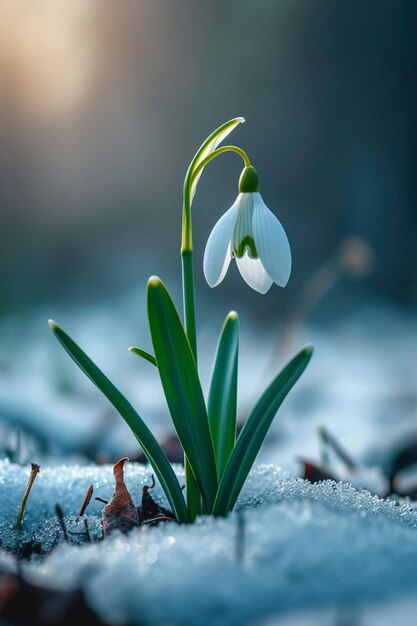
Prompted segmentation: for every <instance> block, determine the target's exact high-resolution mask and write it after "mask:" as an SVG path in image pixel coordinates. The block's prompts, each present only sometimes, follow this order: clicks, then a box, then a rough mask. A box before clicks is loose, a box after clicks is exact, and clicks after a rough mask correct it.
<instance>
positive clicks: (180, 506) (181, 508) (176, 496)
mask: <svg viewBox="0 0 417 626" xmlns="http://www.w3.org/2000/svg"><path fill="white" fill-rule="evenodd" d="M49 326H50V327H51V330H52V331H53V333H54V335H55V337H56V338H57V339H58V341H59V342H60V343H61V344H62V346H63V347H64V348H65V350H66V351H67V352H68V354H69V355H70V357H71V358H72V359H73V360H74V361H75V362H76V364H77V365H78V367H79V368H80V369H81V370H82V371H83V372H84V374H85V375H86V376H87V377H88V378H89V379H90V380H91V382H92V383H94V385H96V387H98V388H99V389H100V391H101V392H102V393H103V394H104V395H105V396H106V398H107V399H108V400H109V401H110V402H111V404H112V405H113V406H114V408H115V409H116V410H117V411H118V412H119V413H120V415H121V416H122V417H123V419H124V420H125V422H126V423H127V424H128V426H129V427H130V429H131V430H132V432H133V434H134V436H135V437H136V439H137V440H138V442H139V444H140V446H141V448H142V449H143V452H144V453H145V456H146V458H147V459H148V461H149V463H150V464H151V465H152V467H153V470H154V472H155V474H156V475H157V476H158V479H159V481H160V483H161V486H162V488H163V490H164V492H165V495H166V497H167V498H168V500H169V503H170V505H171V507H172V510H173V512H174V513H175V515H176V517H177V519H178V521H179V522H180V523H187V522H188V521H189V518H188V511H187V507H186V505H185V501H184V496H183V494H182V491H181V487H180V485H179V483H178V480H177V477H176V476H175V473H174V470H173V469H172V467H171V464H170V462H169V461H168V459H167V457H166V455H165V453H164V451H163V450H162V448H161V447H160V445H159V444H158V442H157V440H156V439H155V437H154V436H153V434H152V433H151V431H150V430H149V428H148V427H147V426H146V424H145V423H144V422H143V420H142V419H141V417H140V416H139V415H138V413H137V412H136V411H135V409H134V408H133V406H132V405H131V404H130V402H128V400H127V399H126V398H125V397H124V396H123V395H122V394H121V393H120V391H119V390H118V389H117V388H116V387H115V386H114V385H113V383H112V382H110V380H109V379H108V378H107V376H105V375H104V374H103V372H102V371H101V370H100V369H99V368H98V367H97V365H95V363H93V361H92V360H91V359H90V358H89V357H88V356H87V355H86V354H85V352H83V351H82V350H81V348H80V347H79V346H78V345H77V344H76V343H75V341H73V340H72V339H71V337H69V336H68V335H67V334H66V333H65V332H64V331H63V330H62V329H61V328H60V327H59V326H58V325H57V324H56V323H55V322H54V321H53V320H49Z"/></svg>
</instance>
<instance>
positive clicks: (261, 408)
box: [213, 346, 313, 516]
mask: <svg viewBox="0 0 417 626" xmlns="http://www.w3.org/2000/svg"><path fill="white" fill-rule="evenodd" d="M312 353H313V346H306V347H305V348H303V349H302V350H301V351H300V352H299V353H298V354H297V355H296V356H295V357H294V358H293V359H292V360H291V361H290V362H289V363H288V365H286V367H284V369H283V370H282V371H281V372H280V374H278V376H277V377H276V378H275V379H274V380H273V381H272V383H271V384H270V385H269V387H267V389H266V390H265V391H264V393H263V395H262V396H261V398H260V399H259V401H258V402H257V404H256V405H255V407H254V409H253V410H252V412H251V414H250V415H249V417H248V419H247V421H246V423H245V425H244V427H243V429H242V432H241V433H240V435H239V438H238V440H237V442H236V445H235V447H234V449H233V452H232V454H231V455H230V458H229V462H228V464H227V466H226V469H225V471H224V474H223V478H222V480H221V482H220V486H219V491H218V494H217V497H216V502H215V505H214V508H213V515H217V516H220V515H226V513H227V512H228V511H231V510H232V509H233V507H234V505H235V503H236V500H237V498H238V496H239V493H240V491H241V489H242V487H243V484H244V482H245V480H246V478H247V476H248V474H249V472H250V469H251V467H252V465H253V463H254V461H255V459H256V456H257V454H258V452H259V449H260V447H261V445H262V443H263V441H264V439H265V436H266V434H267V432H268V429H269V427H270V425H271V422H272V420H273V419H274V416H275V414H276V412H277V411H278V409H279V407H280V405H281V403H282V402H283V400H284V399H285V397H286V395H287V394H288V392H289V391H290V389H291V388H292V387H293V385H294V384H295V383H296V382H297V380H298V379H299V377H300V376H301V374H302V373H303V371H304V370H305V368H306V367H307V364H308V362H309V360H310V358H311V355H312Z"/></svg>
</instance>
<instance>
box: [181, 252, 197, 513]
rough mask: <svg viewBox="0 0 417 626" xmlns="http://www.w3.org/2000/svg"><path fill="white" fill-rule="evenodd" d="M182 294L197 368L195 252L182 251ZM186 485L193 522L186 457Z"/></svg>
mask: <svg viewBox="0 0 417 626" xmlns="http://www.w3.org/2000/svg"><path fill="white" fill-rule="evenodd" d="M181 261H182V293H183V306H184V327H185V334H186V335H187V338H188V341H189V344H190V347H191V351H192V353H193V355H194V360H195V364H196V367H197V333H196V327H195V299H194V267H193V251H192V249H191V250H182V251H181ZM184 469H185V485H186V493H187V507H188V514H189V516H190V519H191V521H194V519H195V518H196V517H197V515H200V514H201V496H200V490H199V488H198V485H197V481H196V480H195V478H194V474H193V473H192V471H191V467H190V465H189V463H188V461H187V457H186V456H185V455H184Z"/></svg>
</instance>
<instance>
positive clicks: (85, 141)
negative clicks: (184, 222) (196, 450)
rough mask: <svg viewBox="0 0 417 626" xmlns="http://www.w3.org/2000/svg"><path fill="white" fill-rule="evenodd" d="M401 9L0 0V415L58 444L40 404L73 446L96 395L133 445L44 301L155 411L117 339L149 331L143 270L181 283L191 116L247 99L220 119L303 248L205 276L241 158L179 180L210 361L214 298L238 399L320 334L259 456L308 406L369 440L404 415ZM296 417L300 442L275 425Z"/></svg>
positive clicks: (405, 61) (406, 4)
mask: <svg viewBox="0 0 417 626" xmlns="http://www.w3.org/2000/svg"><path fill="white" fill-rule="evenodd" d="M416 13H417V4H416V3H415V2H413V1H412V0H409V1H407V0H397V1H395V2H394V1H393V0H379V1H376V0H375V1H370V0H358V1H355V0H351V1H350V2H343V1H338V2H335V1H334V0H316V1H315V2H311V1H310V0H279V1H273V0H262V1H260V2H257V3H254V2H249V1H247V0H230V1H229V2H224V1H223V2H221V1H217V0H211V2H210V3H208V2H187V1H186V0H176V1H175V2H167V1H165V2H164V1H163V0H153V1H151V0H132V1H130V0H129V1H126V2H122V3H121V2H112V1H110V0H100V1H98V0H71V1H70V2H69V1H68V0H31V1H30V2H18V3H16V2H12V1H11V0H3V2H2V3H1V5H0V138H1V146H2V149H1V154H0V305H1V306H0V368H1V369H0V377H1V378H0V416H2V419H3V423H4V424H5V426H4V429H5V433H4V437H5V438H6V439H7V437H10V438H11V439H13V437H17V434H16V433H15V431H14V429H15V427H16V424H29V423H30V424H31V427H32V428H34V429H35V430H40V431H42V432H43V435H45V436H46V438H50V439H53V438H54V437H56V438H57V444H58V439H59V435H58V434H57V435H52V433H53V432H55V431H54V428H57V432H58V431H59V432H60V433H61V434H62V432H64V435H63V437H62V441H60V442H59V446H61V448H60V449H64V448H68V449H71V450H72V451H74V450H76V449H77V446H78V445H79V441H80V440H81V439H82V440H83V441H84V439H85V437H87V438H88V436H90V437H93V439H94V437H95V435H94V433H95V432H96V431H94V428H93V427H91V428H92V429H90V430H89V426H88V424H89V421H88V418H91V424H94V423H95V421H94V420H95V419H96V418H97V420H98V422H97V423H99V424H100V429H101V431H100V432H102V431H103V432H106V433H110V432H111V436H110V435H109V437H108V438H109V440H111V442H112V445H113V448H111V446H110V443H107V444H106V445H107V448H109V447H110V448H111V450H112V453H114V454H116V452H115V450H116V449H117V451H119V448H120V449H121V448H123V447H124V446H126V443H125V441H126V440H125V439H124V438H123V435H120V438H121V441H122V442H123V443H121V444H120V446H119V448H118V447H117V445H116V443H115V442H116V441H117V437H119V435H116V434H115V429H113V430H112V429H111V428H110V426H109V427H108V428H107V427H106V429H104V428H103V426H102V425H103V423H106V424H107V422H106V421H105V420H106V419H107V418H106V412H105V410H104V408H103V412H101V406H103V407H105V406H106V405H105V403H104V401H103V402H102V401H101V399H100V398H99V397H98V394H97V393H96V391H94V390H91V389H90V387H89V383H88V382H85V381H83V380H82V376H81V374H79V373H78V372H77V371H75V367H74V366H73V365H72V364H71V363H70V362H69V360H68V359H67V357H66V356H65V355H64V353H63V352H60V348H59V347H58V345H55V343H54V340H53V338H52V337H51V336H50V334H49V330H48V329H47V327H46V319H47V318H48V317H55V318H56V319H57V321H58V322H60V323H61V324H62V325H63V326H64V327H65V328H67V329H68V331H69V332H71V334H73V335H74V337H76V338H77V339H79V340H80V342H81V343H82V342H83V343H82V345H84V346H85V347H86V348H89V350H90V352H91V353H92V355H93V356H95V357H96V358H97V360H98V361H99V362H100V364H101V365H103V367H104V366H107V370H106V371H107V372H108V373H110V374H114V376H115V377H116V382H119V383H121V384H122V385H124V386H125V387H124V389H125V390H126V391H129V392H130V393H131V394H133V397H134V399H136V400H138V402H139V404H140V405H141V407H142V408H143V412H146V411H148V415H150V418H149V419H150V421H152V420H155V423H156V424H160V428H161V430H163V431H164V430H169V428H170V427H169V424H168V422H167V418H166V412H165V409H161V407H162V406H163V401H162V398H161V390H160V388H159V383H158V381H157V380H156V379H155V377H154V372H150V371H149V366H147V365H146V364H142V363H139V362H137V361H135V360H134V357H132V356H131V355H129V354H128V353H127V352H126V350H125V348H126V347H127V346H128V345H131V344H140V345H142V347H144V348H149V338H148V333H147V328H146V321H145V308H144V290H145V284H146V280H147V278H148V276H149V275H150V274H158V275H160V276H161V277H162V278H163V279H164V280H165V281H166V282H167V284H168V286H169V287H170V289H171V290H172V291H173V293H174V294H175V296H176V298H178V300H177V301H178V302H180V298H179V289H180V284H179V276H180V257H179V246H180V216H181V194H182V182H183V177H184V174H185V171H186V168H187V166H188V163H189V162H190V160H191V158H192V156H193V155H194V153H195V151H196V149H197V148H198V146H199V145H200V143H201V142H202V140H203V139H204V138H205V137H206V136H207V135H208V134H209V133H210V132H211V131H212V130H213V129H214V128H216V127H217V126H218V125H220V124H221V123H223V122H224V121H225V120H227V119H229V118H231V117H235V116H238V115H242V116H244V117H245V118H246V124H244V125H242V126H239V127H238V128H237V130H236V131H235V132H234V133H233V135H232V139H231V141H232V142H233V143H236V144H238V145H240V146H241V147H242V148H244V149H245V150H246V151H247V152H248V153H249V155H250V157H251V159H252V162H253V163H254V165H255V166H256V167H257V169H258V171H259V173H260V177H261V192H262V194H263V197H264V200H265V201H266V203H267V205H268V206H269V207H270V208H271V210H273V211H274V212H275V213H276V214H277V215H278V217H279V218H280V220H281V221H282V223H283V225H284V227H285V229H286V231H287V233H288V237H289V240H290V243H291V247H292V252H293V263H294V269H293V274H292V277H291V280H290V283H289V286H288V287H287V288H286V289H285V290H282V289H279V288H278V287H275V286H274V287H273V288H272V289H271V291H270V292H269V293H268V294H267V295H266V296H260V295H259V294H257V293H255V292H253V291H251V290H250V289H249V288H248V287H247V286H246V285H245V284H244V283H243V282H242V280H241V278H240V276H239V274H238V272H237V270H236V268H235V267H234V266H233V264H232V266H231V269H230V271H229V272H228V275H227V277H226V279H225V280H224V282H223V283H222V285H220V286H219V287H218V288H216V289H215V290H210V288H209V287H208V286H207V285H206V283H205V281H204V277H203V273H202V256H203V251H204V246H205V242H206V240H207V237H208V235H209V233H210V231H211V228H212V227H213V225H214V223H215V222H216V221H217V219H218V218H219V217H220V215H221V214H222V213H223V212H224V211H225V210H226V209H227V208H228V207H229V206H230V205H231V204H232V202H233V201H234V199H235V196H236V192H237V181H238V176H239V173H240V169H241V163H240V160H239V159H237V158H236V157H235V156H234V155H226V156H224V157H222V158H221V159H220V160H217V161H216V162H215V163H214V164H212V165H210V167H208V168H207V170H206V172H205V174H204V176H203V178H202V180H201V183H200V185H199V189H198V194H197V196H196V200H195V204H194V228H195V249H196V253H195V271H196V282H197V314H198V318H199V322H200V329H201V332H200V335H201V344H202V346H204V349H203V350H201V351H200V361H201V368H202V372H203V376H204V375H205V376H206V378H208V376H209V372H210V367H211V360H212V355H213V351H214V345H213V342H214V343H215V341H216V334H217V333H218V330H219V328H220V326H221V322H222V319H223V317H224V315H225V313H226V312H227V310H229V309H231V308H237V309H238V310H239V312H240V314H241V319H242V344H243V342H246V344H244V345H246V348H245V347H242V359H241V361H242V380H243V382H242V384H241V389H242V394H243V400H242V403H243V404H242V409H241V411H242V417H244V415H245V402H246V401H247V402H250V401H253V399H254V393H255V391H256V392H257V391H259V389H260V388H261V387H262V384H263V382H264V379H265V377H266V376H268V375H269V377H270V376H271V374H272V373H273V372H272V370H274V371H275V369H276V368H277V367H278V366H279V364H280V362H281V361H282V360H283V359H284V358H285V357H286V356H287V355H288V353H289V352H290V351H293V350H294V349H295V348H297V347H298V346H299V345H300V344H301V343H302V342H303V341H305V340H313V341H314V342H315V343H316V360H315V361H313V363H312V364H311V370H312V373H311V374H309V377H308V376H307V377H306V381H305V383H304V384H305V388H304V392H303V393H304V395H303V393H301V394H300V395H298V396H296V394H295V399H294V402H293V404H291V403H290V407H291V408H290V409H289V410H288V413H289V414H290V415H292V414H294V415H297V416H298V417H296V418H295V421H294V420H293V421H291V420H290V419H289V418H288V416H287V422H284V421H283V423H288V424H289V426H288V429H287V431H288V432H287V433H286V434H285V432H284V430H285V429H284V428H283V426H282V424H281V425H278V426H277V427H276V437H277V439H276V441H277V447H276V448H274V450H278V452H277V454H276V455H274V454H272V453H271V455H270V458H271V459H273V460H277V459H282V458H284V459H288V462H290V460H291V459H293V458H294V454H295V452H298V453H302V452H303V451H304V452H306V453H307V452H309V451H311V452H312V451H314V450H315V447H314V446H315V445H316V444H315V443H314V444H313V443H309V442H312V441H315V439H314V427H315V425H316V423H322V422H323V421H324V422H326V420H327V421H328V426H329V427H332V424H333V423H334V424H335V426H334V428H335V430H336V431H339V434H341V435H342V436H343V437H344V438H345V440H347V441H349V443H350V445H352V446H353V447H354V448H355V449H356V450H357V451H358V454H362V453H363V454H365V456H366V454H367V455H368V456H371V457H372V454H373V455H374V456H375V458H376V457H378V454H379V452H378V450H379V448H381V447H384V446H388V444H389V443H390V441H391V439H392V437H394V435H395V437H396V438H399V437H400V434H401V433H403V431H406V433H407V436H408V434H409V433H410V432H411V433H414V432H416V437H417V383H416V379H415V358H414V355H415V352H416V348H417V323H416V320H415V310H416V305H417V254H416V235H417V212H416V186H417V182H416V181H417V179H416V176H415V163H416V161H417V158H416V141H415V137H416V125H417V121H416V91H417V87H416V80H415V77H416V48H417V39H416V36H415V32H416V17H417V16H416ZM266 332H268V333H269V334H268V335H266V334H265V335H264V334H263V333H266ZM271 337H272V338H274V339H271ZM254 363H255V364H256V368H255V369H256V376H254V375H253V365H254ZM274 368H275V369H274ZM141 376H142V378H141V380H142V383H140V384H139V383H138V380H139V378H140V377H141ZM143 381H144V382H143ZM140 385H142V386H140ZM319 391H320V393H321V394H322V395H321V396H320V398H319ZM156 398H157V399H156ZM297 398H298V399H297ZM100 402H102V405H101V404H100ZM106 410H107V409H106ZM98 414H100V415H99V416H98V417H97V415H98ZM103 415H104V417H103ZM306 415H307V416H310V417H311V425H309V426H308V427H307V426H306V425H305V422H304V423H303V424H304V425H303V427H302V429H301V428H300V421H299V418H300V419H303V418H306ZM393 415H395V421H393ZM158 416H159V417H158ZM108 419H109V420H111V419H112V417H111V416H110V417H108ZM158 419H159V421H158ZM65 420H67V422H65ZM100 420H104V422H103V421H100ZM372 420H374V421H372ZM66 423H67V426H66V427H64V426H62V425H63V424H64V425H65V424H66ZM75 423H77V427H75V426H74V424H75ZM370 423H372V424H374V423H375V425H376V426H375V428H374V427H373V426H372V427H371V426H370ZM34 424H35V426H33V425H34ZM43 424H46V426H42V425H43ZM117 424H119V421H117ZM309 424H310V422H309ZM381 424H382V426H381ZM57 425H61V426H59V427H57ZM77 429H78V430H77ZM387 429H388V430H387ZM301 430H302V431H303V433H304V436H305V439H306V441H305V445H304V444H302V443H300V432H301ZM84 431H85V432H84ZM293 431H294V437H295V438H296V439H297V444H296V445H295V444H294V445H293V447H288V446H287V447H285V445H284V443H283V442H285V441H287V442H288V441H289V438H290V434H289V433H292V432H293ZM117 432H118V431H117ZM381 432H382V433H384V436H383V437H382V439H383V441H382V442H381V441H379V439H378V433H381ZM387 432H388V433H390V434H389V436H388V435H387V434H386V433H387ZM92 433H93V434H92ZM76 434H77V436H75V435H76ZM78 434H79V438H77V437H78ZM84 436H85V437H84ZM286 436H287V439H285V437H286ZM72 437H73V438H74V437H75V439H74V443H73V444H71V445H69V443H68V442H69V441H70V440H71V441H72V439H71V438H72ZM387 437H388V439H389V441H388V439H387ZM390 438H391V439H390ZM67 444H68V445H67ZM13 445H14V444H13ZM105 447H106V446H105V445H104V444H103V449H104V448H105ZM375 449H377V451H375ZM372 458H373V457H372ZM378 458H379V457H378Z"/></svg>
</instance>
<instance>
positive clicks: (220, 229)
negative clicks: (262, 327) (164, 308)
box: [203, 166, 291, 293]
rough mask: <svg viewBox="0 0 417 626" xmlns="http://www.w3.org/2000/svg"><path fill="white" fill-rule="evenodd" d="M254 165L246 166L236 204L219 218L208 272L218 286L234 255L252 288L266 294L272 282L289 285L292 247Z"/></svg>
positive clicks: (210, 245) (208, 256)
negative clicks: (261, 190)
mask: <svg viewBox="0 0 417 626" xmlns="http://www.w3.org/2000/svg"><path fill="white" fill-rule="evenodd" d="M258 189H259V182H258V176H257V174H256V170H255V168H254V167H252V166H250V167H246V168H245V169H244V170H243V172H242V175H241V177H240V181H239V191H240V193H239V195H238V197H237V199H236V201H235V203H234V204H233V205H232V206H231V208H230V209H229V210H228V211H226V213H225V214H224V215H223V216H222V217H221V218H220V219H219V221H218V222H217V224H216V225H215V226H214V228H213V230H212V232H211V234H210V237H209V239H208V241H207V245H206V249H205V252H204V262H203V265H204V275H205V277H206V280H207V282H208V284H209V285H210V287H216V286H217V285H218V284H219V283H221V281H222V280H223V278H224V277H225V275H226V272H227V269H228V267H229V264H230V261H231V259H232V258H235V259H236V263H237V266H238V269H239V271H240V273H241V275H242V277H243V279H244V280H245V281H246V282H247V283H248V285H249V286H250V287H252V289H255V290H256V291H259V292H260V293H266V292H267V291H268V289H269V288H270V287H271V285H272V283H276V284H277V285H279V286H280V287H285V285H286V284H287V282H288V279H289V277H290V273H291V250H290V245H289V243H288V239H287V235H286V234H285V231H284V229H283V227H282V226H281V223H280V221H279V220H278V219H277V218H276V217H275V215H274V214H273V213H272V212H271V211H270V210H269V209H268V207H267V206H266V204H265V202H264V201H263V199H262V196H261V194H260V193H259V191H258Z"/></svg>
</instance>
